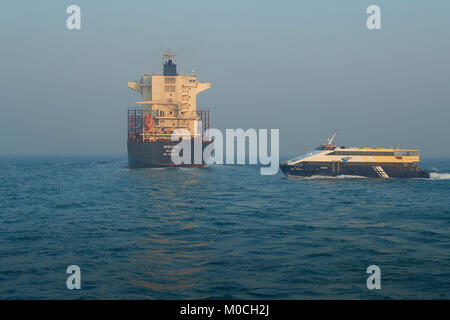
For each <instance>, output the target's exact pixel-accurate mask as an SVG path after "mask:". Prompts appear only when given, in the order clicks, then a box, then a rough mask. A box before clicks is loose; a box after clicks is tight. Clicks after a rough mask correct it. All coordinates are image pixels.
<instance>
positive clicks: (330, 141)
mask: <svg viewBox="0 0 450 320" xmlns="http://www.w3.org/2000/svg"><path fill="white" fill-rule="evenodd" d="M337 132H338V130H337V129H336V130H334V132H333V135H332V136H331V137H330V138H328V140H327V143H326V144H327V145H331V144H332V143H333V140H334V137H336V134H337Z"/></svg>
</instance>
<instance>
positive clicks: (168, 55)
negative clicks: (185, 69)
mask: <svg viewBox="0 0 450 320" xmlns="http://www.w3.org/2000/svg"><path fill="white" fill-rule="evenodd" d="M163 59H164V60H165V62H168V61H169V60H170V61H172V62H175V52H173V51H172V50H170V49H169V50H167V52H166V53H164V55H163Z"/></svg>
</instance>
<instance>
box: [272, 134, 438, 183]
mask: <svg viewBox="0 0 450 320" xmlns="http://www.w3.org/2000/svg"><path fill="white" fill-rule="evenodd" d="M336 133H337V130H336V131H335V132H334V133H333V135H332V136H331V137H330V138H329V139H328V141H327V142H326V143H325V144H322V145H320V146H319V147H317V148H316V149H315V150H314V151H311V152H309V153H308V154H306V155H303V156H299V157H296V158H293V159H290V160H287V161H284V162H282V163H281V164H280V169H281V170H282V171H283V172H284V174H285V175H286V176H288V177H290V176H300V177H309V176H339V175H350V176H363V177H369V178H380V179H389V178H429V177H430V175H429V173H428V172H426V171H424V170H422V169H421V168H420V167H419V163H420V153H419V150H416V149H399V148H395V149H394V148H346V147H336V146H335V145H334V144H333V139H334V138H335V136H336Z"/></svg>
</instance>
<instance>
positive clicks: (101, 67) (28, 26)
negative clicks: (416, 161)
mask: <svg viewBox="0 0 450 320" xmlns="http://www.w3.org/2000/svg"><path fill="white" fill-rule="evenodd" d="M70 4H72V3H71V2H68V1H61V2H58V3H54V2H45V3H33V2H30V3H26V4H25V3H23V2H7V3H5V4H3V5H2V10H1V12H0V28H1V29H2V30H4V32H2V33H0V43H1V50H2V55H1V56H2V58H1V59H0V67H1V70H2V72H1V73H0V79H1V85H0V136H1V139H0V155H48V154H60V155H76V154H82V155H90V154H91V155H99V154H101V155H106V154H118V155H126V126H127V123H126V110H127V108H128V107H130V106H133V102H134V101H136V100H139V96H138V94H137V93H134V92H132V91H131V90H129V89H128V88H127V82H128V81H132V80H136V79H139V78H140V77H141V75H142V73H152V72H153V73H161V72H162V62H163V61H162V58H161V57H162V54H163V53H164V51H165V50H166V49H168V48H171V49H173V50H174V51H176V53H177V64H178V70H179V72H182V73H186V74H187V73H191V71H192V70H194V71H195V73H196V74H197V75H198V77H199V80H200V81H210V82H212V87H211V89H210V90H208V91H207V92H205V93H204V94H200V95H199V96H198V107H199V109H210V110H211V126H212V127H215V128H218V129H222V130H224V129H226V128H244V129H247V128H255V129H259V128H278V129H280V154H281V157H282V158H287V157H289V156H293V155H296V154H301V153H305V152H306V151H308V150H311V149H313V148H314V147H315V146H316V145H318V144H320V143H322V142H324V141H325V140H326V138H327V137H328V136H329V135H330V133H331V132H332V131H333V130H334V129H336V128H339V129H340V131H339V134H338V136H337V137H336V140H335V142H336V144H337V145H346V146H384V147H390V146H400V147H403V148H418V149H420V150H421V154H422V157H449V156H450V148H449V140H448V137H449V136H450V126H449V125H448V121H449V119H450V92H449V90H448V88H449V84H450V63H449V62H450V58H449V57H450V37H449V30H450V20H449V19H448V12H449V10H450V2H448V1H444V0H440V1H433V4H432V5H430V3H429V2H426V1H415V2H414V3H412V2H410V1H406V0H401V1H395V2H394V1H376V2H373V1H365V0H362V1H359V0H358V1H357V0H352V1H345V2H337V1H331V0H328V1H320V2H315V1H312V0H310V1H283V2H282V3H276V2H269V1H245V2H240V1H234V0H233V1H226V2H225V1H223V2H208V1H196V2H194V3H192V2H186V1H171V2H170V3H168V2H165V1H152V2H148V1H132V2H131V5H130V3H129V2H114V3H111V2H107V1H95V2H91V1H86V0H80V1H77V3H76V4H77V5H78V6H79V7H80V8H81V16H82V24H81V30H68V29H67V28H66V25H65V23H66V18H67V16H68V15H67V14H66V8H67V6H68V5H70ZM371 4H377V5H379V6H380V8H381V18H382V29H381V30H368V29H367V27H366V18H367V13H366V8H367V7H368V6H369V5H371ZM6 31H7V32H6Z"/></svg>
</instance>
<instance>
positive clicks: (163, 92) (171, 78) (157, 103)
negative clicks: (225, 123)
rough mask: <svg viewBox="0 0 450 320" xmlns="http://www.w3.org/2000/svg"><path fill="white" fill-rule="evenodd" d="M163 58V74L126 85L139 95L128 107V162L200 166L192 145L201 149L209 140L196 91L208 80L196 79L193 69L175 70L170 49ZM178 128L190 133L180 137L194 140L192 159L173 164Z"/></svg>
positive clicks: (206, 117) (132, 165) (206, 114)
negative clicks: (198, 107) (188, 70)
mask: <svg viewBox="0 0 450 320" xmlns="http://www.w3.org/2000/svg"><path fill="white" fill-rule="evenodd" d="M163 59H164V63H163V74H162V75H156V74H151V75H150V74H143V75H142V77H141V79H140V80H138V81H134V82H128V87H129V88H131V89H133V90H135V91H137V92H139V93H140V94H141V95H142V101H137V102H135V105H138V106H137V107H133V108H130V109H128V138H127V149H128V165H129V167H130V168H149V167H173V166H181V167H203V166H205V162H204V160H203V159H202V160H201V162H200V163H196V162H195V161H194V145H199V144H200V145H201V146H202V151H203V150H204V148H205V147H206V146H207V145H208V144H209V143H211V140H209V139H208V137H206V136H205V131H206V130H207V129H209V110H197V95H198V94H199V93H200V92H203V91H205V90H207V89H209V88H210V87H211V83H210V82H199V81H198V78H197V76H196V75H195V74H194V71H192V74H190V75H182V74H178V73H177V65H176V61H175V53H174V52H172V51H170V50H169V51H168V52H167V53H165V54H164V56H163ZM177 129H184V130H187V131H188V132H189V135H188V136H183V139H191V140H192V142H193V143H191V146H192V149H191V155H192V159H191V161H186V163H185V162H182V163H181V164H177V165H175V164H174V163H173V162H172V158H171V153H172V149H173V148H174V146H175V145H177V144H178V143H179V141H172V133H174V131H175V130H177ZM180 139H181V138H180ZM202 154H203V152H202ZM202 158H203V157H202ZM197 162H198V161H197Z"/></svg>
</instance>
